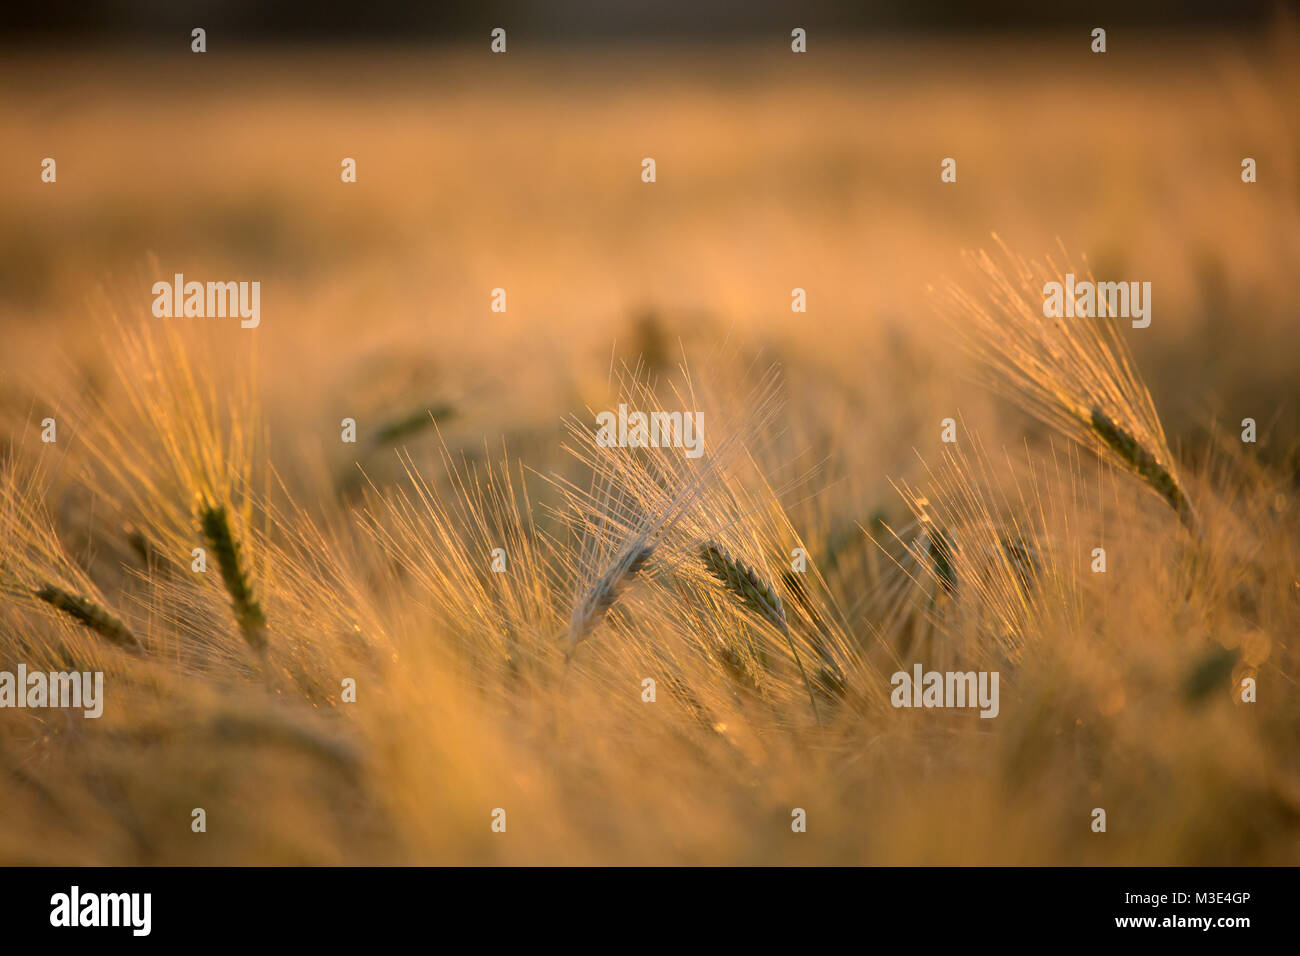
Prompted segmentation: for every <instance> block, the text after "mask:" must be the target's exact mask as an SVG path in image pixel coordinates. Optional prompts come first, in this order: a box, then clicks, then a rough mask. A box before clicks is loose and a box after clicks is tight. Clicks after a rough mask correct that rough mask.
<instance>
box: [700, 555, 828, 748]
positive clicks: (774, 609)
mask: <svg viewBox="0 0 1300 956" xmlns="http://www.w3.org/2000/svg"><path fill="white" fill-rule="evenodd" d="M700 560H701V561H703V562H704V568H705V570H707V571H708V572H709V574H711V575H713V577H714V578H716V579H717V580H718V582H719V583H720V584H721V585H722V586H723V587H724V588H725V589H726V590H727V591H728V592H729V593H730V594H731V595H732V596H733V597H735V598H737V599H738V600H739V601H740V603H741V604H742V605H743V606H744V607H746V608H748V609H749V610H750V611H752V612H753V613H755V614H757V615H758V616H759V617H761V618H762V619H763V620H765V621H767V622H768V623H769V624H771V625H772V626H773V627H775V628H776V629H777V630H778V631H780V632H781V634H782V635H783V636H784V637H785V640H786V643H787V644H788V645H789V646H790V653H791V654H792V655H793V656H794V662H795V664H796V665H797V666H798V668H799V676H800V677H801V678H802V679H803V685H804V689H805V690H807V691H808V700H809V701H810V702H811V703H812V710H813V718H814V719H815V720H816V721H817V722H818V723H819V724H820V723H821V714H820V713H818V710H817V696H816V695H815V694H814V693H813V689H812V684H811V683H810V682H809V680H808V674H807V672H805V671H804V667H803V659H802V658H801V657H800V656H799V650H798V648H796V647H795V644H794V638H793V637H792V636H791V634H790V627H789V625H788V624H787V623H786V618H785V607H784V605H782V603H781V596H780V595H779V594H777V593H776V589H775V588H773V587H772V585H771V584H769V583H768V582H767V581H765V580H763V578H761V577H760V576H759V575H758V572H757V571H755V570H754V569H753V568H752V567H750V566H749V565H748V564H746V563H745V562H743V561H740V560H738V559H736V558H733V557H732V556H731V555H730V554H729V553H728V552H727V550H726V549H725V548H722V547H721V546H719V545H718V544H716V543H714V542H712V541H709V542H706V543H704V544H703V545H701V546H700Z"/></svg>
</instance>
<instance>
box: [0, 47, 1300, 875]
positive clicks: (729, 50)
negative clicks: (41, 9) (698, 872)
mask: <svg viewBox="0 0 1300 956" xmlns="http://www.w3.org/2000/svg"><path fill="white" fill-rule="evenodd" d="M1298 53H1300V31H1297V29H1296V28H1295V27H1294V25H1289V24H1287V23H1285V22H1280V23H1279V24H1278V25H1277V26H1276V27H1275V28H1273V29H1270V30H1269V31H1267V32H1266V33H1263V34H1259V35H1254V34H1242V35H1238V36H1213V35H1209V34H1198V33H1186V34H1170V35H1159V36H1157V35H1143V36H1138V37H1125V38H1124V39H1123V40H1122V42H1121V40H1120V39H1118V38H1113V39H1112V49H1111V50H1110V51H1109V52H1107V53H1106V55H1105V56H1097V55H1094V54H1092V53H1091V52H1090V51H1089V49H1088V45H1087V43H1086V40H1085V41H1084V42H1081V41H1080V40H1079V39H1078V38H1077V37H1064V36H1057V35H1052V36H1036V35H1026V36H993V35H990V36H988V37H968V38H965V39H956V38H954V39H949V40H939V39H934V38H926V37H921V36H918V37H916V38H915V39H909V40H900V39H895V40H891V41H888V42H886V41H879V42H868V41H862V42H844V43H833V42H829V41H823V42H820V43H819V44H818V45H817V46H816V47H810V53H809V54H808V55H807V56H793V55H791V53H790V49H789V45H788V41H787V42H786V43H784V44H782V43H776V44H772V45H766V46H764V45H760V44H758V43H749V42H746V43H737V44H726V43H722V44H718V45H710V44H708V43H697V44H686V43H678V44H656V45H639V46H638V45H630V46H623V45H618V44H613V45H604V46H602V45H596V44H588V45H579V44H574V45H570V46H555V45H544V46H540V47H533V48H525V47H523V46H519V47H516V48H512V50H511V52H510V53H509V55H508V56H504V57H493V56H490V55H489V54H488V53H487V52H486V50H485V49H482V48H480V47H475V48H473V49H470V48H468V47H462V46H458V45H446V46H439V45H430V46H423V45H418V44H414V43H412V44H408V45H404V46H389V47H378V46H362V45H352V46H346V47H344V46H339V47H329V46H309V45H303V46H301V47H294V48H292V49H291V50H287V51H286V50H285V49H275V50H271V49H261V48H257V47H251V48H246V49H243V50H241V51H239V52H221V53H217V52H214V53H210V54H208V55H207V56H204V57H196V56H192V55H190V54H189V53H187V52H180V53H175V54H161V53H158V52H156V51H149V52H148V53H147V54H146V53H144V52H142V51H138V50H132V49H126V48H114V47H104V48H87V49H84V50H78V49H72V48H70V49H67V50H64V51H61V52H59V53H57V54H51V53H49V52H41V53H36V52H30V53H29V52H23V51H21V50H15V51H11V52H9V53H8V54H7V55H6V56H5V57H4V59H3V61H0V141H2V144H3V145H2V148H0V182H3V183H4V184H5V185H4V193H3V196H0V209H2V210H3V212H2V214H0V449H2V451H0V457H2V466H3V467H2V469H0V705H2V706H0V804H2V805H3V806H4V808H5V812H4V813H3V814H0V862H3V863H7V864H128V865H129V864H298V863H304V864H363V863H382V864H389V863H400V864H429V863H441V864H497V863H503V864H504V863H510V864H633V863H647V864H796V863H797V864H1049V863H1050V864H1150V865H1164V864H1279V863H1290V864H1294V863H1296V862H1298V861H1300V852H1298V851H1300V840H1298V838H1300V739H1298V738H1297V734H1296V727H1297V726H1298V725H1300V700H1298V699H1297V694H1296V690H1297V687H1296V683H1297V677H1298V676H1300V646H1298V644H1297V633H1298V631H1297V628H1298V626H1300V570H1298V567H1297V560H1298V559H1300V507H1298V501H1297V490H1298V482H1300V441H1297V426H1298V425H1300V408H1298V407H1297V405H1296V382H1297V378H1298V373H1300V352H1298V351H1297V349H1296V344H1295V343H1296V337H1297V320H1298V316H1297V306H1296V301H1297V300H1296V297H1295V296H1294V295H1293V290H1292V289H1291V285H1292V283H1293V282H1294V281H1296V278H1295V277H1296V263H1297V261H1300V228H1298V227H1300V123H1298V121H1297V114H1296V110H1295V103H1296V100H1297V94H1300V56H1298V55H1297V54H1298ZM46 158H49V159H53V160H54V161H55V163H56V166H55V167H54V168H55V169H56V173H55V175H54V178H53V179H52V180H51V179H49V178H47V177H46V176H45V175H43V170H44V169H45V167H44V166H43V161H44V160H45V159H46ZM647 158H651V159H653V160H654V171H655V174H654V179H653V181H646V179H645V175H644V174H645V165H644V162H643V161H644V160H645V159H647ZM1245 158H1250V159H1253V160H1254V161H1255V168H1256V169H1257V180H1256V181H1254V182H1245V181H1243V165H1242V164H1243V159H1245ZM346 159H352V160H354V161H355V173H356V176H355V182H347V181H345V179H344V176H343V175H341V170H343V171H346V164H345V163H344V161H345V160H346ZM947 159H951V160H954V161H955V165H954V167H953V168H954V169H955V181H945V178H944V177H943V176H941V172H942V170H943V167H942V165H941V164H942V163H943V162H944V161H945V160H947ZM1067 273H1068V274H1069V275H1070V276H1072V277H1074V278H1077V280H1078V282H1080V283H1082V282H1085V281H1092V280H1087V279H1086V277H1092V279H1093V280H1095V281H1096V282H1125V283H1129V282H1133V283H1138V285H1137V286H1135V287H1134V289H1135V291H1134V299H1133V301H1131V302H1130V303H1129V305H1130V306H1132V307H1133V308H1134V309H1135V310H1136V309H1137V305H1138V300H1137V295H1138V291H1139V290H1145V292H1144V294H1143V298H1142V303H1143V304H1142V308H1143V309H1144V310H1145V312H1146V318H1147V319H1148V320H1149V324H1147V325H1145V326H1142V325H1141V323H1140V322H1138V325H1137V326H1136V327H1135V325H1134V324H1133V322H1130V321H1129V319H1128V318H1127V317H1119V318H1117V317H1115V316H1113V315H1112V316H1102V317H1096V316H1088V315H1071V316H1066V317H1062V318H1057V319H1053V318H1050V317H1047V316H1045V313H1044V308H1043V295H1044V293H1043V291H1042V290H1043V289H1044V286H1045V284H1046V283H1049V282H1051V281H1062V280H1063V277H1064V276H1065V275H1066V274H1067ZM177 277H183V278H177ZM1072 281H1073V278H1072ZM188 282H198V283H201V284H202V293H205V294H206V297H205V296H204V295H203V294H200V295H199V296H198V297H196V300H195V301H196V305H195V307H194V309H193V311H192V313H191V314H189V315H186V314H185V312H186V310H185V301H188V300H189V298H190V293H189V291H188V290H186V289H185V284H186V283H188ZM254 282H255V283H257V284H258V286H257V287H258V289H259V290H260V293H259V294H260V298H259V299H258V300H257V309H256V317H255V319H253V318H250V317H249V313H244V314H243V316H242V317H241V314H238V313H236V312H235V309H234V305H233V303H234V302H235V301H236V297H235V293H234V291H233V290H234V288H235V287H234V286H231V287H230V291H231V295H232V298H231V299H230V300H229V303H230V308H229V309H226V310H225V312H226V314H224V315H218V316H213V315H211V314H209V313H210V312H211V307H210V305H209V303H211V302H212V286H211V285H209V283H236V284H237V283H245V284H247V283H254ZM178 286H179V290H180V293H181V294H180V295H176V294H174V290H175V289H176V288H177V287H178ZM800 290H801V291H802V293H803V296H802V300H801V299H800V297H799V295H798V294H797V292H798V291H800ZM220 298H221V295H220V290H219V294H218V300H220ZM164 299H165V300H166V301H162V300H164ZM241 301H243V303H244V304H245V305H251V303H250V302H249V301H248V300H247V299H244V300H241ZM799 304H802V305H803V306H804V307H805V310H804V311H795V308H796V307H797V306H798V305H799ZM1134 321H1135V322H1137V319H1136V318H1135V319H1134ZM620 406H626V408H625V409H624V411H626V410H628V409H630V410H633V411H634V412H635V411H636V410H638V409H639V410H642V411H644V412H647V413H649V412H652V411H654V412H663V413H665V414H671V413H680V414H679V415H678V417H677V419H675V420H674V421H675V424H674V425H673V428H675V429H676V432H675V435H676V437H678V438H681V437H683V429H684V428H685V427H686V426H687V425H688V424H689V423H692V422H693V423H694V424H695V426H696V429H697V430H696V432H695V434H694V438H696V439H698V442H696V444H695V445H694V446H692V445H691V443H690V441H689V440H687V441H686V442H685V443H684V446H683V447H669V446H671V445H672V443H671V442H668V441H665V442H664V443H663V444H664V446H665V447H653V446H652V445H651V443H647V442H644V441H643V442H642V443H641V444H642V447H628V446H629V445H632V446H635V445H636V444H637V442H636V441H635V439H632V440H629V439H628V438H627V435H628V434H631V432H630V431H629V429H628V428H627V427H626V426H627V422H626V421H624V422H623V425H624V426H625V427H623V428H622V429H618V428H615V429H614V431H615V432H617V433H618V434H617V436H616V437H618V439H619V440H618V441H612V442H611V441H606V440H604V438H603V437H602V436H603V435H604V436H605V437H608V434H607V433H606V432H605V431H604V430H602V428H601V425H602V422H604V421H608V420H609V419H606V418H602V417H601V416H602V415H603V414H605V413H608V414H610V415H613V416H617V415H618V413H619V408H620ZM624 418H626V416H624ZM1247 419H1249V420H1250V422H1251V424H1250V425H1249V426H1247V424H1246V420H1247ZM663 421H664V422H665V423H666V422H668V419H663ZM667 427H668V426H667V424H665V428H667ZM664 435H665V436H667V435H668V432H665V433H664ZM1245 435H1248V436H1249V438H1248V439H1244V438H1243V436H1245ZM661 437H663V436H661ZM949 439H951V440H949ZM1249 439H1253V440H1249ZM20 664H21V665H22V666H23V668H24V672H25V673H26V674H28V675H32V674H36V673H38V672H40V673H65V672H66V673H73V672H75V673H86V674H91V673H100V674H102V688H101V690H100V692H99V700H98V703H97V704H96V705H95V706H97V707H101V708H102V712H101V713H100V714H99V715H98V716H93V717H92V716H85V715H83V709H85V710H86V713H89V712H90V710H91V709H93V708H91V707H90V706H89V704H88V703H87V702H86V701H83V703H87V707H86V708H83V709H79V708H77V707H72V708H66V707H65V708H60V709H56V708H55V707H54V706H53V705H52V702H37V703H35V704H34V703H33V700H34V698H33V697H32V696H31V694H30V693H27V694H26V697H25V701H24V703H23V704H19V702H18V701H19V699H20V698H24V691H27V690H28V688H25V687H21V686H19V684H17V683H16V677H14V678H11V679H10V684H9V685H8V687H9V690H8V695H9V696H8V697H6V690H5V688H6V684H5V681H4V677H3V674H4V673H10V674H14V675H16V674H17V671H18V667H19V665H20ZM929 672H937V673H939V674H940V677H941V678H942V675H943V674H945V673H949V674H951V673H957V674H965V673H968V672H970V673H972V674H975V673H977V674H979V675H981V676H980V681H981V682H980V683H978V684H977V683H975V682H972V683H971V684H970V687H971V689H972V692H974V689H975V688H976V687H977V686H978V687H979V689H980V693H981V697H982V699H981V707H976V706H975V701H973V700H969V701H966V703H965V704H964V705H962V704H958V705H954V704H953V703H952V700H951V699H950V698H951V693H948V692H949V691H951V682H950V684H949V685H948V686H947V688H946V689H941V690H944V693H946V694H947V696H944V693H941V694H940V697H939V703H938V704H933V702H931V701H930V698H929V697H928V696H926V694H928V691H927V692H926V694H923V692H922V687H921V686H919V685H920V684H921V683H922V680H923V679H924V676H923V675H925V674H928V673H929ZM898 675H903V676H904V677H906V678H907V681H908V683H905V684H904V688H905V692H903V693H901V694H900V690H899V686H900V684H899V677H898ZM913 675H921V676H922V680H916V683H917V684H918V686H917V687H916V688H915V691H914V693H915V696H913V690H911V689H910V688H911V686H912V685H911V683H910V682H911V681H913V680H914V677H913ZM985 676H989V677H990V680H993V679H994V678H996V680H995V681H994V682H993V683H991V684H989V683H987V682H984V677H985ZM961 686H962V685H961V684H960V683H959V684H958V687H959V688H960V687H961ZM48 690H49V693H50V694H51V695H54V694H55V688H54V686H53V684H51V685H50V687H49V688H48ZM989 691H991V693H992V694H993V699H992V700H987V699H983V695H984V693H985V692H989ZM43 693H44V692H43ZM945 702H946V705H945ZM47 703H49V706H47V705H46V704H47ZM981 709H982V710H983V712H984V715H983V716H981ZM1097 810H1102V811H1104V813H1103V815H1102V817H1101V818H1099V817H1098V816H1097V813H1096V811H1097ZM1099 819H1104V829H1099V828H1098V825H1097V824H1098V820H1099Z"/></svg>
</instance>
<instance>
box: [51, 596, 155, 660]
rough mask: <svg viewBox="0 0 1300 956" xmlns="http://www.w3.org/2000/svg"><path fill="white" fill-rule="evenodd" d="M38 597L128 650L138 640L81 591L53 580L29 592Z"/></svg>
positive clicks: (138, 645) (135, 645) (137, 647)
mask: <svg viewBox="0 0 1300 956" xmlns="http://www.w3.org/2000/svg"><path fill="white" fill-rule="evenodd" d="M32 593H33V594H34V595H35V596H36V597H37V599H38V600H41V601H44V602H45V603H46V604H48V605H49V606H50V607H52V608H55V609H57V610H59V611H62V612H63V613H64V614H66V615H68V617H70V618H72V619H73V620H74V621H76V622H77V623H79V624H82V625H83V626H85V627H87V628H89V629H90V630H92V631H94V632H95V633H96V634H98V635H99V636H100V637H102V638H104V640H106V641H108V642H109V643H110V644H116V645H117V646H118V647H126V648H130V649H132V650H138V649H139V648H140V642H139V641H137V640H136V638H135V635H134V634H132V633H131V630H130V628H128V627H127V626H126V625H125V624H123V623H122V621H121V620H120V619H119V618H117V617H116V616H115V615H113V614H112V613H111V612H110V611H108V610H107V609H106V608H104V607H102V606H101V605H100V604H98V603H96V602H95V601H93V600H91V599H90V598H88V597H85V596H84V595H81V594H74V593H73V592H71V591H68V590H66V589H64V588H61V587H59V586H58V585H55V584H42V585H41V586H40V587H39V588H37V589H36V590H34V591H33V592H32Z"/></svg>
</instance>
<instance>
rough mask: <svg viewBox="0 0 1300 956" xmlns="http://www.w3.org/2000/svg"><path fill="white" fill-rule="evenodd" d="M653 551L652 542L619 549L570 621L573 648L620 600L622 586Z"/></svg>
mask: <svg viewBox="0 0 1300 956" xmlns="http://www.w3.org/2000/svg"><path fill="white" fill-rule="evenodd" d="M654 552H655V547H654V545H653V544H646V543H645V542H643V541H637V542H634V543H633V544H632V545H630V546H628V547H627V548H625V549H624V550H623V551H622V552H620V554H619V556H618V557H617V558H615V560H614V563H613V564H611V565H610V566H609V568H608V569H607V570H606V571H605V573H604V574H602V575H601V576H600V577H599V578H597V579H596V583H595V584H593V585H592V586H591V589H590V590H589V591H588V592H587V594H586V597H585V598H584V599H583V601H582V603H581V604H580V605H579V606H578V610H577V613H575V614H574V616H573V619H572V621H571V622H570V625H569V650H570V651H572V650H573V647H574V646H575V645H576V644H577V643H578V642H579V641H581V640H582V639H583V638H584V637H586V636H587V635H588V634H590V633H591V631H592V630H593V629H595V627H596V625H597V624H599V623H600V621H601V619H602V618H603V617H604V616H605V614H606V612H608V611H609V609H610V608H611V607H613V606H614V603H615V602H616V601H617V600H618V599H619V596H620V595H621V594H622V593H623V589H624V588H625V587H626V586H627V585H628V584H629V583H630V582H631V581H632V579H633V578H635V577H636V576H637V575H638V574H640V573H641V570H642V569H643V568H644V567H645V565H646V562H648V561H649V560H650V558H651V557H652V556H653V555H654Z"/></svg>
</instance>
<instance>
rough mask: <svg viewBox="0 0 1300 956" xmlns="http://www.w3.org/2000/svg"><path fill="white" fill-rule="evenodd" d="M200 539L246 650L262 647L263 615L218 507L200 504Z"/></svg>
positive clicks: (237, 546) (223, 512) (222, 510)
mask: <svg viewBox="0 0 1300 956" xmlns="http://www.w3.org/2000/svg"><path fill="white" fill-rule="evenodd" d="M199 522H200V525H201V527H202V530H203V537H204V538H205V539H206V540H207V542H208V546H209V547H210V548H211V549H212V553H213V555H214V556H215V557H216V559H217V566H218V567H219V568H220V569H221V581H222V583H223V584H224V585H225V586H226V593H227V594H229V595H230V606H231V610H232V611H233V612H234V615H235V621H236V622H237V623H238V624H239V630H240V631H241V633H243V635H244V640H246V641H247V642H248V644H249V646H250V647H252V648H253V649H254V650H259V651H260V650H263V649H265V647H266V615H265V614H263V613H262V606H261V604H259V603H258V601H257V597H256V596H255V595H254V592H253V582H252V577H251V576H250V574H249V573H248V570H247V569H246V568H245V567H244V560H243V551H242V548H241V547H240V544H239V539H238V538H236V537H235V534H234V531H233V529H232V528H231V526H230V518H229V516H228V515H227V514H226V509H225V507H224V506H221V505H204V506H202V507H201V508H200V510H199Z"/></svg>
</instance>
